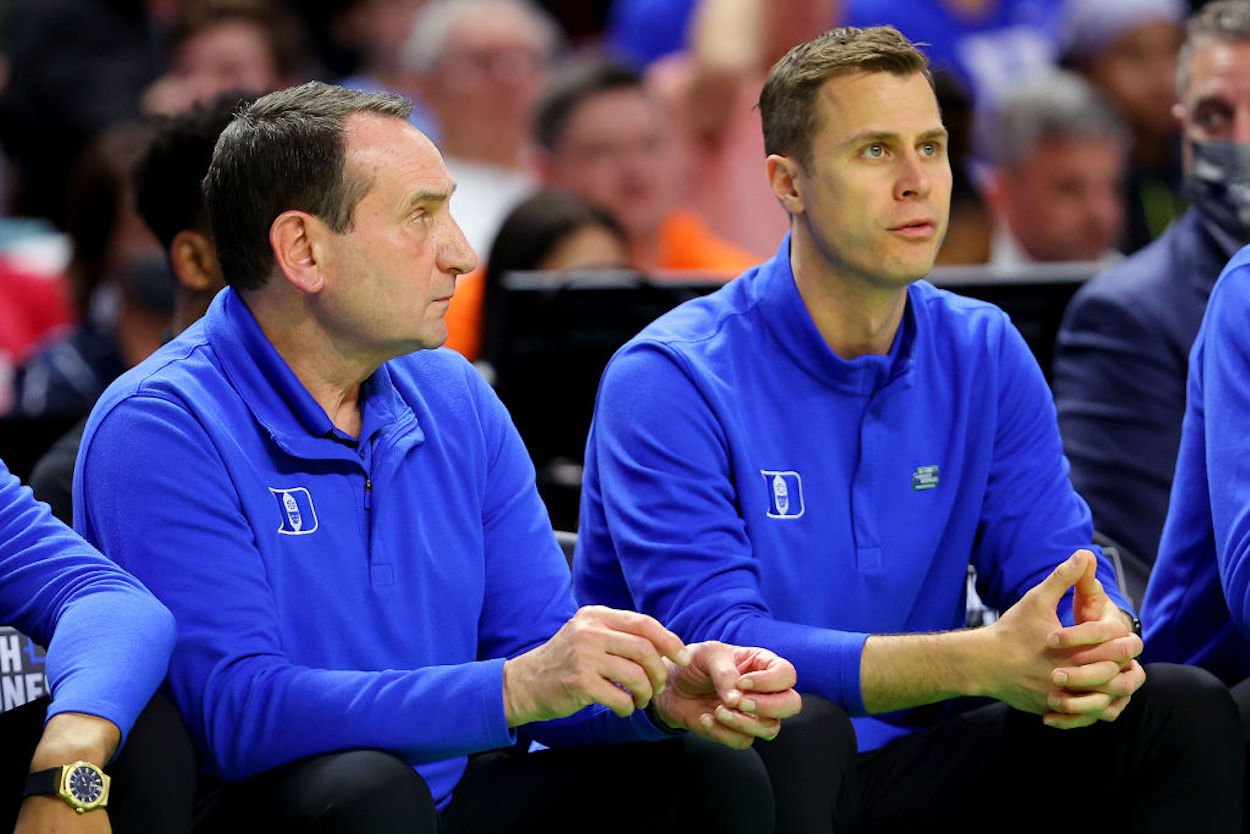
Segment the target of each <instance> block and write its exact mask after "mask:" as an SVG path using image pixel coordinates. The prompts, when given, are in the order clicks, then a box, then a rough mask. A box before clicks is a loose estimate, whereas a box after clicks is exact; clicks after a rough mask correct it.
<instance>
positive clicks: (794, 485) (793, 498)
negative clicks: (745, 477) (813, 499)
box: [760, 469, 804, 518]
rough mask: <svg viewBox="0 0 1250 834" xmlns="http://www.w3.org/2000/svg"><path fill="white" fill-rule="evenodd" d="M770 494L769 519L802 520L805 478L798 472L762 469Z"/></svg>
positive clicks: (761, 472)
mask: <svg viewBox="0 0 1250 834" xmlns="http://www.w3.org/2000/svg"><path fill="white" fill-rule="evenodd" d="M760 474H761V475H763V476H764V486H765V488H766V491H767V494H768V513H767V514H768V517H769V518H800V517H802V515H803V510H804V506H803V478H802V477H801V476H800V475H799V473H798V472H793V471H785V472H782V471H778V470H773V469H761V470H760Z"/></svg>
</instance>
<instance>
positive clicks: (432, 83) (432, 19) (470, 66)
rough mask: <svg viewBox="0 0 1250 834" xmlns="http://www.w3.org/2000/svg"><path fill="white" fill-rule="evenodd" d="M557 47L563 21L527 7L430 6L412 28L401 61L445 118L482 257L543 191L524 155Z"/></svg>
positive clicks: (435, 2)
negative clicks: (513, 212)
mask: <svg viewBox="0 0 1250 834" xmlns="http://www.w3.org/2000/svg"><path fill="white" fill-rule="evenodd" d="M559 42H560V32H559V29H558V28H557V27H556V24H555V22H554V21H552V20H551V18H549V17H548V16H547V14H546V13H545V12H543V11H542V9H540V8H539V7H538V6H536V5H534V4H533V3H531V2H529V0H430V2H428V3H427V4H426V5H425V6H424V7H423V8H422V9H421V11H420V12H419V13H418V14H417V16H416V19H415V20H414V21H413V25H412V33H411V35H410V36H409V38H408V44H407V46H406V47H405V49H404V55H403V63H404V66H405V68H406V70H407V71H408V72H410V73H412V74H413V76H414V77H415V81H416V84H417V89H418V92H419V94H420V97H421V100H422V101H423V102H425V104H426V105H427V106H428V107H429V108H430V111H431V112H432V113H433V114H434V117H435V119H436V120H437V121H438V126H439V143H438V145H439V150H441V151H442V153H443V158H444V160H445V161H446V163H447V169H448V170H449V171H450V172H451V174H452V176H453V177H455V179H456V216H457V218H459V220H460V223H461V226H462V228H463V229H464V234H465V237H466V238H468V240H469V245H470V246H472V247H473V250H474V251H475V252H479V253H484V252H486V251H487V250H488V249H490V245H491V243H492V242H493V241H494V239H495V233H496V232H497V231H498V230H499V224H500V223H502V222H503V218H504V217H505V216H506V215H507V213H508V211H509V210H510V209H511V208H512V207H513V206H514V205H515V204H516V203H518V202H520V201H521V200H522V199H523V198H525V197H526V196H528V195H529V194H530V193H531V192H532V191H533V190H534V188H535V187H536V182H535V180H534V179H533V177H532V176H531V174H530V173H529V172H528V171H527V170H526V169H525V167H524V165H523V164H522V159H521V151H522V148H523V147H524V146H525V144H526V141H527V140H528V137H529V125H530V114H531V111H532V109H533V107H534V104H535V102H536V101H537V99H538V95H539V92H540V91H541V90H542V88H543V85H544V83H545V82H546V77H547V69H548V67H549V66H550V64H551V60H552V57H553V55H554V54H555V51H556V48H557V47H558V45H559Z"/></svg>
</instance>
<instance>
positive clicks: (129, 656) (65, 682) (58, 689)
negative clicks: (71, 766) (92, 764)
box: [0, 463, 174, 743]
mask: <svg viewBox="0 0 1250 834" xmlns="http://www.w3.org/2000/svg"><path fill="white" fill-rule="evenodd" d="M0 577H2V579H0V622H4V623H7V624H11V625H13V626H15V627H17V628H18V629H19V630H21V631H23V632H25V633H26V634H28V635H29V636H30V637H31V638H33V639H34V640H35V642H37V643H40V644H41V645H44V646H47V647H48V657H47V666H46V673H47V676H48V684H49V688H50V689H51V691H52V696H53V697H52V706H51V708H50V709H49V711H48V715H49V717H51V716H52V715H56V714H57V713H61V712H81V713H86V714H88V715H95V716H99V717H100V718H105V719H107V720H109V721H111V722H113V723H114V724H116V725H117V727H118V728H119V729H120V730H121V732H122V739H123V743H124V741H125V737H126V735H127V734H128V733H129V732H130V728H131V727H132V726H133V724H134V722H135V719H136V718H138V716H139V713H140V712H142V711H143V708H144V706H145V705H146V704H147V702H148V700H149V699H150V698H151V697H152V693H154V692H155V691H156V687H157V686H159V685H160V682H161V679H162V678H164V676H165V668H166V665H167V663H168V661H169V652H170V649H171V648H172V647H173V639H174V623H173V618H172V617H171V616H170V615H169V612H168V611H167V610H166V609H165V607H164V606H163V605H161V604H160V603H159V602H157V601H156V599H155V598H154V597H153V596H152V595H151V594H149V593H148V592H147V590H146V589H145V588H144V587H143V586H142V585H140V584H139V583H138V582H137V581H136V580H135V579H134V578H133V577H131V576H129V575H128V574H126V573H125V572H123V571H122V570H121V569H120V568H118V567H117V566H116V565H115V564H113V563H112V562H110V561H108V560H107V559H105V558H104V557H103V556H101V555H100V553H99V552H98V551H97V550H96V549H95V548H94V547H91V546H90V545H88V544H87V543H86V542H85V541H83V540H82V539H81V538H79V537H78V536H77V535H75V534H74V532H73V531H72V530H70V529H69V528H68V527H66V526H65V525H64V524H62V523H60V522H59V521H57V520H56V519H54V518H53V517H52V515H51V513H50V512H49V511H48V507H47V505H45V504H41V503H39V502H37V501H36V500H35V499H34V497H33V496H32V495H31V492H30V490H29V489H28V488H26V487H23V486H22V485H21V484H20V483H18V480H17V478H15V477H13V476H12V475H11V474H9V471H8V470H7V469H6V468H5V467H4V465H3V464H2V463H0Z"/></svg>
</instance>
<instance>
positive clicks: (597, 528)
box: [573, 235, 1128, 750]
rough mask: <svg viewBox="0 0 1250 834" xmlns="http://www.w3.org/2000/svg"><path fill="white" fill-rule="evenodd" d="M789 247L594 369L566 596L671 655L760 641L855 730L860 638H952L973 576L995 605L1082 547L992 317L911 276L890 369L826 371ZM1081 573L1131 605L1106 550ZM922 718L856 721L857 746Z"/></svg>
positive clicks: (1051, 423) (1016, 368)
mask: <svg viewBox="0 0 1250 834" xmlns="http://www.w3.org/2000/svg"><path fill="white" fill-rule="evenodd" d="M789 243H790V240H789V236H788V235H787V237H786V238H785V240H783V242H782V245H781V248H780V250H779V251H778V254H777V255H776V256H775V257H773V258H772V259H771V260H769V261H766V262H765V263H763V264H762V265H760V266H758V267H755V268H754V269H751V270H748V271H747V272H746V273H745V274H743V275H742V276H740V277H739V278H738V279H737V280H735V281H733V282H731V283H730V284H728V285H727V286H725V287H724V288H722V289H721V290H718V291H717V292H715V293H713V294H711V295H709V296H706V297H704V298H701V299H696V300H694V301H690V302H687V303H686V304H683V305H681V306H680V307H678V308H677V309H676V310H674V311H672V312H670V313H668V314H667V315H665V316H663V317H661V318H660V319H658V320H657V321H655V322H654V323H653V324H651V325H650V326H649V327H647V328H646V329H645V330H643V331H642V333H640V334H639V335H638V336H637V337H635V338H634V339H633V340H632V341H631V342H629V343H628V344H627V345H626V346H625V347H624V348H622V349H621V350H620V352H618V353H617V354H616V356H615V357H613V359H612V360H611V362H610V363H609V365H608V367H607V369H606V371H605V372H604V377H603V381H602V383H601V384H600V388H599V394H598V398H597V402H596V405H595V417H594V424H593V426H592V428H591V432H590V439H589V442H588V445H587V450H586V471H585V481H584V484H583V491H582V504H581V528H580V533H579V538H578V547H577V553H576V556H575V558H574V561H573V566H574V568H573V570H574V591H575V594H576V596H577V598H578V600H579V601H581V602H583V603H592V602H596V603H604V604H607V605H618V606H619V605H624V606H629V605H631V604H634V605H636V606H637V607H638V610H640V611H644V612H646V613H648V614H652V615H653V616H655V617H656V618H658V619H659V620H660V621H661V622H663V623H664V624H665V625H667V626H669V627H670V628H672V629H673V630H674V631H675V632H677V633H678V634H679V635H681V636H682V637H683V638H684V639H686V640H689V641H694V640H706V639H719V640H725V641H727V642H731V643H738V644H741V645H751V646H764V647H767V648H769V649H772V650H773V651H775V652H777V653H778V654H780V655H782V656H783V657H786V658H788V659H789V660H791V661H792V662H793V663H794V665H795V667H796V668H797V670H798V676H799V678H798V679H799V684H798V688H799V690H800V691H806V692H814V693H817V694H820V695H823V696H825V697H827V698H830V699H831V700H833V701H835V702H837V703H838V704H840V705H842V707H843V708H845V709H846V710H847V711H848V712H849V713H850V714H851V715H852V716H864V715H865V711H864V705H863V699H862V697H861V693H860V679H859V670H860V656H861V653H862V650H863V644H864V641H865V640H866V639H867V637H868V635H870V634H892V633H902V632H926V631H938V630H947V629H954V628H960V627H961V626H963V625H964V618H965V601H966V600H965V597H966V593H965V587H966V582H965V577H966V572H967V568H968V565H969V564H972V565H973V566H974V567H975V568H976V572H977V577H978V584H977V591H978V593H979V595H980V596H981V597H982V598H983V599H984V600H985V601H986V602H988V603H990V604H991V605H993V606H995V607H997V608H999V609H1000V610H1003V609H1006V608H1007V607H1009V606H1010V605H1011V604H1012V603H1014V602H1015V601H1016V600H1017V599H1019V598H1020V597H1021V596H1022V595H1023V594H1024V593H1025V592H1026V591H1028V590H1029V589H1030V588H1032V587H1033V586H1034V585H1036V584H1037V583H1038V582H1040V581H1041V580H1042V579H1044V578H1045V577H1046V576H1047V575H1048V574H1049V573H1050V572H1051V570H1053V569H1054V567H1055V566H1056V565H1058V564H1059V563H1060V562H1062V561H1063V560H1064V559H1066V558H1067V557H1068V556H1070V555H1071V554H1072V552H1073V551H1074V550H1077V549H1078V548H1082V547H1090V537H1091V535H1092V527H1091V523H1090V514H1089V510H1088V508H1087V507H1086V505H1085V503H1084V501H1082V500H1081V499H1080V497H1078V496H1077V494H1076V493H1075V492H1074V491H1073V489H1072V486H1071V485H1070V483H1069V481H1068V465H1067V461H1066V460H1065V459H1064V457H1063V452H1062V449H1061V446H1060V440H1059V432H1058V429H1057V427H1056V423H1055V410H1054V407H1053V405H1052V403H1051V399H1050V392H1049V390H1048V389H1047V386H1046V382H1045V379H1044V378H1043V376H1042V373H1041V370H1040V369H1039V368H1038V366H1037V362H1036V361H1035V360H1034V358H1033V356H1032V354H1031V353H1030V352H1029V349H1028V347H1027V346H1026V345H1025V343H1024V340H1023V339H1022V338H1021V336H1020V334H1019V333H1018V332H1017V331H1016V329H1015V328H1014V327H1013V326H1012V325H1011V322H1010V321H1009V320H1008V318H1007V316H1006V315H1005V314H1004V313H1003V312H1002V311H1001V310H999V309H998V308H996V307H994V306H992V305H990V304H986V303H984V302H980V301H975V300H971V299H967V298H963V297H960V296H957V295H953V294H951V293H948V292H944V291H942V290H938V289H936V288H935V287H933V286H932V285H930V284H928V283H925V282H923V281H920V282H917V283H915V284H912V285H911V286H910V287H909V288H908V290H907V306H906V311H905V313H904V316H903V322H902V326H901V327H900V329H899V333H898V335H897V336H896V338H895V340H894V344H893V346H892V347H891V349H890V352H889V354H888V355H868V356H861V357H859V358H857V359H854V360H852V361H845V360H843V359H841V358H839V357H838V356H837V355H836V354H835V353H833V351H832V350H830V348H829V346H828V345H827V344H826V342H825V341H824V339H823V338H822V337H821V335H820V332H819V331H818V330H817V328H816V325H815V323H814V322H813V321H812V319H811V316H810V315H809V314H808V311H807V308H806V307H805V306H804V304H803V300H802V298H801V297H800V296H799V292H798V289H797V287H796V286H795V282H794V276H793V274H792V272H791V268H790V257H789V254H790V246H789ZM1099 576H1100V579H1101V580H1102V583H1103V585H1104V586H1105V587H1106V588H1107V591H1108V593H1109V594H1110V595H1111V596H1112V597H1113V599H1115V600H1116V602H1117V604H1119V605H1121V606H1123V607H1125V608H1128V604H1127V603H1126V602H1124V601H1123V599H1121V598H1120V596H1119V594H1118V592H1117V590H1116V587H1115V579H1114V575H1113V573H1112V569H1111V567H1110V565H1109V564H1108V563H1107V562H1106V561H1105V560H1104V559H1102V557H1101V556H1100V564H1099ZM1060 614H1061V618H1062V619H1064V621H1065V622H1070V621H1071V594H1070V593H1069V595H1068V597H1067V598H1066V599H1065V601H1064V603H1063V604H1062V610H1061V612H1060ZM927 714H928V713H927V712H926V713H921V712H915V713H910V714H909V713H895V714H890V715H886V716H877V717H873V718H865V717H857V718H855V725H856V732H857V734H858V736H859V744H860V749H861V750H869V749H873V748H875V747H878V746H880V745H881V744H883V743H885V742H886V741H888V740H890V739H891V738H894V737H897V736H899V735H901V734H903V733H905V732H908V731H909V730H911V729H914V728H915V725H916V724H917V723H923V722H924V721H925V720H926V719H925V718H924V717H923V715H927Z"/></svg>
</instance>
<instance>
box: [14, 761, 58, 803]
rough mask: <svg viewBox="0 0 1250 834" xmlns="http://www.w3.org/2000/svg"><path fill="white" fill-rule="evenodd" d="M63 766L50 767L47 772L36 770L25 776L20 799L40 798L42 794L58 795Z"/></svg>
mask: <svg viewBox="0 0 1250 834" xmlns="http://www.w3.org/2000/svg"><path fill="white" fill-rule="evenodd" d="M64 769H65V768H64V766H58V767H50V768H48V769H47V770H36V771H35V772H34V773H31V774H28V775H27V776H26V790H24V791H22V798H23V799H25V798H26V797H28V796H42V795H43V794H53V795H56V794H59V793H60V792H61V773H62V772H63V771H64Z"/></svg>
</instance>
